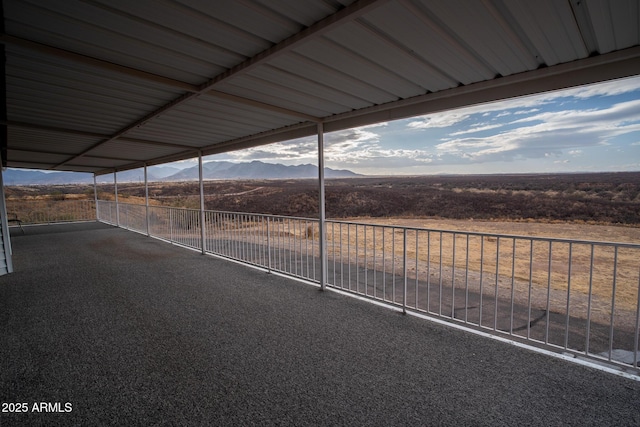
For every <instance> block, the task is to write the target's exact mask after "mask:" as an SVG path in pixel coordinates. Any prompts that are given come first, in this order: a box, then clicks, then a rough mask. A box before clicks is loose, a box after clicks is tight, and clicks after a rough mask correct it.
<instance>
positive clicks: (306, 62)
mask: <svg viewBox="0 0 640 427" xmlns="http://www.w3.org/2000/svg"><path fill="white" fill-rule="evenodd" d="M639 3H640V2H639V1H638V0H536V1H535V2H532V1H529V0H478V1H469V0H360V1H348V0H343V1H337V0H217V1H215V2H212V1H209V0H200V1H196V0H175V1H174V0H153V1H151V0H149V1H145V0H137V1H131V0H85V1H72V0H47V1H40V0H4V1H3V15H4V34H3V35H2V42H3V44H4V47H5V53H6V58H7V60H6V72H5V75H6V87H7V91H6V93H7V118H6V120H5V121H4V123H5V124H6V126H7V131H8V141H7V165H8V166H10V167H29V168H39V169H58V170H73V171H83V172H86V171H89V172H97V173H106V172H108V171H111V170H113V169H115V168H117V169H119V170H122V169H128V168H134V167H139V166H141V165H143V164H145V163H146V164H155V163H160V162H165V161H170V160H178V159H183V158H188V157H192V156H193V155H194V154H196V153H197V152H198V150H201V151H202V153H203V154H212V153H217V152H222V151H227V150H232V149H238V148H244V147H249V146H255V145H259V144H264V143H269V142H274V141H279V140H284V139H289V138H294V137H299V136H304V135H311V134H313V133H315V132H316V126H317V123H319V122H322V123H324V129H325V130H326V131H332V130H338V129H344V128H348V127H352V126H359V125H364V124H370V123H374V122H376V121H381V120H390V119H396V118H402V117H408V116H412V115H418V114H426V113H429V112H433V111H439V110H446V109H451V108H456V107H460V106H464V105H469V104H475V103H481V102H489V101H492V100H496V99H502V98H506V97H513V96H520V95H526V94H531V93H536V92H540V91H546V90H554V89H560V88H565V87H570V86H574V85H580V84H587V83H593V82H597V81H603V80H608V79H614V78H621V77H627V76H630V75H637V74H640V47H639V44H640V29H639V22H640V6H639Z"/></svg>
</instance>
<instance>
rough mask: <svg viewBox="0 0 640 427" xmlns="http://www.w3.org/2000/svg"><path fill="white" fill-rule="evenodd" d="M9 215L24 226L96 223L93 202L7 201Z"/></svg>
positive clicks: (51, 200) (52, 200)
mask: <svg viewBox="0 0 640 427" xmlns="http://www.w3.org/2000/svg"><path fill="white" fill-rule="evenodd" d="M6 203H7V213H8V214H9V215H11V217H13V218H15V219H18V220H20V222H21V223H22V224H52V223H56V222H72V221H95V219H96V210H95V203H94V201H93V200H55V199H42V200H22V199H20V200H16V199H7V200H6Z"/></svg>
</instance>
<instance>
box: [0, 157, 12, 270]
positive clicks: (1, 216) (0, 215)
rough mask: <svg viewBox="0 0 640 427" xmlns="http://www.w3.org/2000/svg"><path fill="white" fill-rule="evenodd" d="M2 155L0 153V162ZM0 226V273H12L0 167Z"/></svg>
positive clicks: (9, 240)
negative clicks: (1, 261) (2, 261)
mask: <svg viewBox="0 0 640 427" xmlns="http://www.w3.org/2000/svg"><path fill="white" fill-rule="evenodd" d="M1 157H2V155H1V154H0V162H1V161H2V159H1ZM0 222H1V224H0V226H1V229H2V234H1V235H0V239H2V245H1V246H2V248H1V251H0V252H1V253H0V255H2V257H3V258H4V265H3V266H1V267H2V268H0V275H2V274H5V273H13V251H12V250H11V236H10V234H9V221H8V220H7V204H6V199H5V195H4V182H3V179H2V169H1V168H0Z"/></svg>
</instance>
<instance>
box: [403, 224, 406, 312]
mask: <svg viewBox="0 0 640 427" xmlns="http://www.w3.org/2000/svg"><path fill="white" fill-rule="evenodd" d="M402 270H403V273H402V275H403V278H404V280H403V282H404V286H403V290H402V312H403V313H404V314H407V229H406V228H403V229H402Z"/></svg>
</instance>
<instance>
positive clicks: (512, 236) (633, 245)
mask: <svg viewBox="0 0 640 427" xmlns="http://www.w3.org/2000/svg"><path fill="white" fill-rule="evenodd" d="M326 222H328V223H331V222H333V223H336V224H350V225H367V226H373V227H384V228H398V229H406V230H407V231H430V232H434V233H448V234H461V235H468V236H477V237H482V236H484V237H496V238H497V237H499V238H505V239H519V240H533V241H540V242H554V243H576V244H585V245H592V244H593V245H599V246H618V247H621V248H633V249H640V243H628V242H606V241H597V240H579V239H567V238H557V237H544V236H524V235H517V234H495V233H486V232H479V231H460V230H446V229H439V228H422V227H410V226H404V225H382V224H371V223H363V222H350V221H341V220H333V219H328V220H326Z"/></svg>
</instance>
